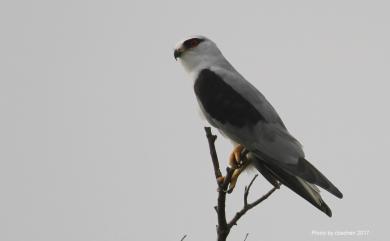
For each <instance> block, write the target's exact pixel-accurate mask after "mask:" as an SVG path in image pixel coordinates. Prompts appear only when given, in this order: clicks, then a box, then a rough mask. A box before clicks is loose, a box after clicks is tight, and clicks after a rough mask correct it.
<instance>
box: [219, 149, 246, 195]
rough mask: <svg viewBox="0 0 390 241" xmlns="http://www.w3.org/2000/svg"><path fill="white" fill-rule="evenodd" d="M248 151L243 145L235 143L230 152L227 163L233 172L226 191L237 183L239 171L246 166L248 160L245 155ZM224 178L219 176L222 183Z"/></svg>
mask: <svg viewBox="0 0 390 241" xmlns="http://www.w3.org/2000/svg"><path fill="white" fill-rule="evenodd" d="M247 153H248V151H247V150H246V149H245V147H244V146H243V145H237V146H236V147H234V149H233V151H232V153H231V154H230V157H229V160H228V164H229V166H230V167H231V168H232V170H233V174H232V176H231V178H230V182H229V187H228V189H227V192H228V193H231V192H233V190H234V187H235V186H236V184H237V180H238V177H239V176H240V174H241V172H242V171H244V170H245V168H246V167H247V166H248V164H249V163H248V160H247V158H246V157H245V156H246V154H247ZM224 180H225V177H222V178H221V181H222V182H220V183H223V181H224Z"/></svg>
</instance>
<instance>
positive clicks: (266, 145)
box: [208, 67, 342, 198]
mask: <svg viewBox="0 0 390 241" xmlns="http://www.w3.org/2000/svg"><path fill="white" fill-rule="evenodd" d="M211 70H212V71H213V72H215V73H216V74H217V75H218V76H220V77H221V79H223V81H225V82H226V84H228V85H229V86H231V87H232V88H233V89H234V91H236V92H237V93H238V94H239V95H240V96H242V97H243V98H245V99H246V100H247V101H248V102H249V103H250V104H251V105H252V106H253V107H254V108H255V109H256V110H257V111H258V112H259V115H260V116H261V117H262V120H261V121H258V122H256V123H255V124H253V123H248V124H247V125H241V126H235V125H232V124H229V123H226V122H225V123H222V122H220V121H218V120H215V119H213V118H212V116H211V117H210V116H209V117H208V119H209V120H210V119H211V120H210V123H212V124H213V125H214V126H215V127H217V128H218V129H220V130H221V131H222V132H224V133H225V135H227V136H228V137H229V138H230V139H232V140H233V141H235V142H236V143H240V144H242V145H244V146H245V147H246V148H247V149H248V150H250V151H252V152H253V153H254V154H256V155H257V156H258V157H259V158H260V159H262V160H264V162H266V163H269V164H271V165H275V166H277V167H279V168H281V169H283V170H284V171H286V172H288V173H290V174H292V175H295V176H298V177H300V178H302V179H303V180H305V181H307V182H309V183H312V184H316V185H318V186H320V187H322V188H324V189H325V190H327V191H329V192H330V193H332V194H334V195H335V196H337V197H339V198H341V197H342V193H341V192H340V191H339V190H338V189H337V188H336V187H335V186H334V185H333V184H332V183H331V182H330V181H329V180H328V179H327V178H326V177H325V176H324V175H323V174H322V173H321V172H320V171H318V170H317V169H316V168H315V167H314V166H313V165H311V164H310V163H309V162H308V161H307V160H306V159H305V154H304V152H303V149H302V146H301V144H300V143H299V142H298V141H297V140H296V139H295V138H294V137H293V136H292V135H290V133H289V132H288V131H287V129H286V128H285V126H284V124H283V122H282V120H281V119H280V117H279V115H278V114H277V112H276V111H275V109H274V108H273V107H272V106H271V104H270V103H269V102H268V101H267V100H266V99H265V97H264V96H263V95H262V94H261V93H260V92H259V91H258V90H257V89H256V88H255V87H254V86H252V85H251V84H250V83H249V82H248V81H246V80H245V79H244V78H243V77H242V76H241V75H240V74H239V73H238V72H236V71H235V70H234V69H232V70H226V69H222V68H218V67H215V68H211ZM227 98H228V97H227Z"/></svg>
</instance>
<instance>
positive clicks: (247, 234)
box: [244, 233, 249, 241]
mask: <svg viewBox="0 0 390 241" xmlns="http://www.w3.org/2000/svg"><path fill="white" fill-rule="evenodd" d="M248 236H249V233H246V235H245V239H244V241H246V239H247V238H248Z"/></svg>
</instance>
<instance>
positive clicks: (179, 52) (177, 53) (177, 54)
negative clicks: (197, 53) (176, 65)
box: [173, 48, 184, 60]
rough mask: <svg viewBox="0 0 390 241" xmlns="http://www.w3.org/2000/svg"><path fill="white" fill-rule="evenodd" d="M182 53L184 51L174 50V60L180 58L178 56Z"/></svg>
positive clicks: (180, 49)
mask: <svg viewBox="0 0 390 241" xmlns="http://www.w3.org/2000/svg"><path fill="white" fill-rule="evenodd" d="M183 52H184V51H183V49H182V48H178V49H175V52H174V53H173V56H174V57H175V60H177V59H178V58H180V56H181V55H182V54H183Z"/></svg>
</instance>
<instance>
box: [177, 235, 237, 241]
mask: <svg viewBox="0 0 390 241" xmlns="http://www.w3.org/2000/svg"><path fill="white" fill-rule="evenodd" d="M185 238H187V234H184V236H183V237H182V238H181V239H180V241H183V240H184V239H185ZM244 241H245V240H244Z"/></svg>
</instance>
